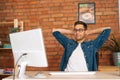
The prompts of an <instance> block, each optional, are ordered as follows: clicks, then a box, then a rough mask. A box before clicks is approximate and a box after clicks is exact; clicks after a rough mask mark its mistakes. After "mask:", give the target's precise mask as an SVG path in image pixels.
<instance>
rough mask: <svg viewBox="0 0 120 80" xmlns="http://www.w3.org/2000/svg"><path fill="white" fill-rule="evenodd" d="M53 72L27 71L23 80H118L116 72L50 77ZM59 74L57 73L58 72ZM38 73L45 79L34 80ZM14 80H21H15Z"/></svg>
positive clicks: (10, 79) (5, 79)
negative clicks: (26, 76)
mask: <svg viewBox="0 0 120 80" xmlns="http://www.w3.org/2000/svg"><path fill="white" fill-rule="evenodd" d="M50 72H53V71H44V72H38V71H28V72H27V73H26V74H27V75H29V77H28V78H26V79H24V80H53V79H54V80H67V79H68V80H90V79H92V80H93V79H95V80H101V79H102V80H120V75H119V72H118V71H106V72H105V71H97V72H96V74H92V75H62V76H61V75H50V74H49V73H50ZM58 72H59V71H58ZM38 73H42V74H44V75H45V76H46V78H37V79H36V78H35V77H34V76H36V75H37V74H38ZM2 80H13V78H12V76H10V77H7V78H3V79H2ZM15 80H21V79H18V78H16V79H15Z"/></svg>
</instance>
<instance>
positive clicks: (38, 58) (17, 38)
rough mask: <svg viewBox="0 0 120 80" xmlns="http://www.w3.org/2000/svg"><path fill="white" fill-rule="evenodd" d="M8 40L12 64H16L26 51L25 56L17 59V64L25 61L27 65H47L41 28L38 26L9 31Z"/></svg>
mask: <svg viewBox="0 0 120 80" xmlns="http://www.w3.org/2000/svg"><path fill="white" fill-rule="evenodd" d="M10 42H11V47H12V52H13V56H14V64H16V62H17V60H18V59H19V57H20V56H21V55H23V54H24V53H27V55H26V56H24V57H22V58H21V59H20V60H19V62H18V64H20V63H21V62H22V61H26V62H27V66H33V67H47V66H48V63H47V57H46V51H45V47H44V40H43V35H42V30H41V29H40V28H39V29H32V30H27V31H23V32H17V33H11V34H10Z"/></svg>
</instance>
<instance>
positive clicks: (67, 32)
mask: <svg viewBox="0 0 120 80" xmlns="http://www.w3.org/2000/svg"><path fill="white" fill-rule="evenodd" d="M55 31H59V32H61V33H65V34H73V31H72V30H67V29H53V31H52V32H55Z"/></svg>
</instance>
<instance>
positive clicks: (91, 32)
mask: <svg viewBox="0 0 120 80" xmlns="http://www.w3.org/2000/svg"><path fill="white" fill-rule="evenodd" d="M106 29H111V28H110V27H103V28H98V29H94V30H87V31H86V35H91V34H97V33H101V32H103V31H104V30H106Z"/></svg>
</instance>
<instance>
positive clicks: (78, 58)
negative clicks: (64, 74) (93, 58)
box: [65, 43, 88, 71]
mask: <svg viewBox="0 0 120 80" xmlns="http://www.w3.org/2000/svg"><path fill="white" fill-rule="evenodd" d="M65 71H88V68H87V65H86V60H85V57H84V53H83V50H82V48H81V43H79V45H78V46H77V47H76V49H75V50H74V51H73V53H72V55H71V56H70V58H69V61H68V64H67V67H66V69H65Z"/></svg>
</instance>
